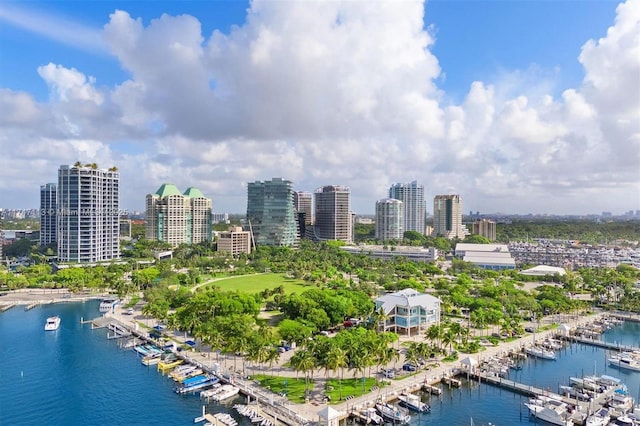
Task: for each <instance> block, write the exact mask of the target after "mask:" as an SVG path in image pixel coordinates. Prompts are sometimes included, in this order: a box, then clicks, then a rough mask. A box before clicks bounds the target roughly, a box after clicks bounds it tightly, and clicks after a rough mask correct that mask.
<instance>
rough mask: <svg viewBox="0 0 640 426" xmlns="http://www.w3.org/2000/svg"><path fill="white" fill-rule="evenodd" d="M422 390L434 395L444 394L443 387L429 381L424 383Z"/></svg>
mask: <svg viewBox="0 0 640 426" xmlns="http://www.w3.org/2000/svg"><path fill="white" fill-rule="evenodd" d="M422 391H423V392H429V393H430V394H432V395H441V394H442V388H439V387H437V386H433V385H430V384H428V383H425V384H424V385H422Z"/></svg>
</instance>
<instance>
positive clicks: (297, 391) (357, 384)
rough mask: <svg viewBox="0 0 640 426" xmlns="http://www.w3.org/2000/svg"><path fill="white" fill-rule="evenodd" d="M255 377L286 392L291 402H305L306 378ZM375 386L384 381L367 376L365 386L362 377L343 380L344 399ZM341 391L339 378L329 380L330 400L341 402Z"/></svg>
mask: <svg viewBox="0 0 640 426" xmlns="http://www.w3.org/2000/svg"><path fill="white" fill-rule="evenodd" d="M253 379H254V380H257V381H258V382H260V386H262V387H264V388H267V389H270V390H271V391H272V392H275V393H278V394H283V393H284V394H286V397H287V398H288V399H289V401H291V402H295V403H304V402H305V398H304V396H305V395H304V390H305V384H304V378H301V377H299V378H293V377H279V376H265V375H255V376H253ZM375 386H380V387H382V386H383V383H382V382H380V383H378V384H376V379H374V378H371V377H367V378H365V381H364V386H363V383H362V378H356V379H354V378H353V377H351V378H348V379H344V380H342V401H344V400H345V399H346V398H347V397H348V396H360V395H363V389H364V394H367V393H369V392H372V391H375V390H376V389H377V388H376V387H375ZM309 389H310V390H313V381H311V382H309ZM340 393H341V392H340V382H339V381H338V379H329V380H327V388H326V389H325V392H324V394H325V395H327V396H328V397H329V401H331V403H334V404H337V403H340Z"/></svg>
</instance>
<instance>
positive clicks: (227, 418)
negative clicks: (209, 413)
mask: <svg viewBox="0 0 640 426" xmlns="http://www.w3.org/2000/svg"><path fill="white" fill-rule="evenodd" d="M213 417H215V418H216V420H218V421H219V422H220V423H222V424H224V425H226V426H236V425H237V424H238V422H236V421H235V420H234V418H233V417H231V414H229V413H216V414H214V415H213Z"/></svg>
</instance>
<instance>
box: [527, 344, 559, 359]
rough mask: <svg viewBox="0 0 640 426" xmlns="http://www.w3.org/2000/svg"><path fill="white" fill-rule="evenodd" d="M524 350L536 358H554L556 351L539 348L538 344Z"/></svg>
mask: <svg viewBox="0 0 640 426" xmlns="http://www.w3.org/2000/svg"><path fill="white" fill-rule="evenodd" d="M525 352H526V353H527V354H529V355H531V356H535V357H536V358H541V359H550V360H555V359H556V353H555V352H554V351H552V350H550V349H545V348H541V347H539V346H531V347H529V348H527V349H525Z"/></svg>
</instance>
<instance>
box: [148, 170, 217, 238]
mask: <svg viewBox="0 0 640 426" xmlns="http://www.w3.org/2000/svg"><path fill="white" fill-rule="evenodd" d="M146 204H147V211H146V221H145V235H146V238H147V239H148V240H153V241H164V242H167V243H169V244H171V245H172V246H174V247H176V246H178V245H180V244H197V243H200V242H202V241H209V240H211V199H209V198H207V197H205V196H204V195H203V194H202V192H201V191H200V190H199V189H197V188H193V187H191V188H188V189H187V190H186V191H185V192H184V194H183V193H181V192H180V191H179V190H178V188H177V187H176V186H175V185H173V184H171V183H164V184H162V185H161V186H160V188H158V190H157V191H156V192H155V193H153V194H147V197H146Z"/></svg>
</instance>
